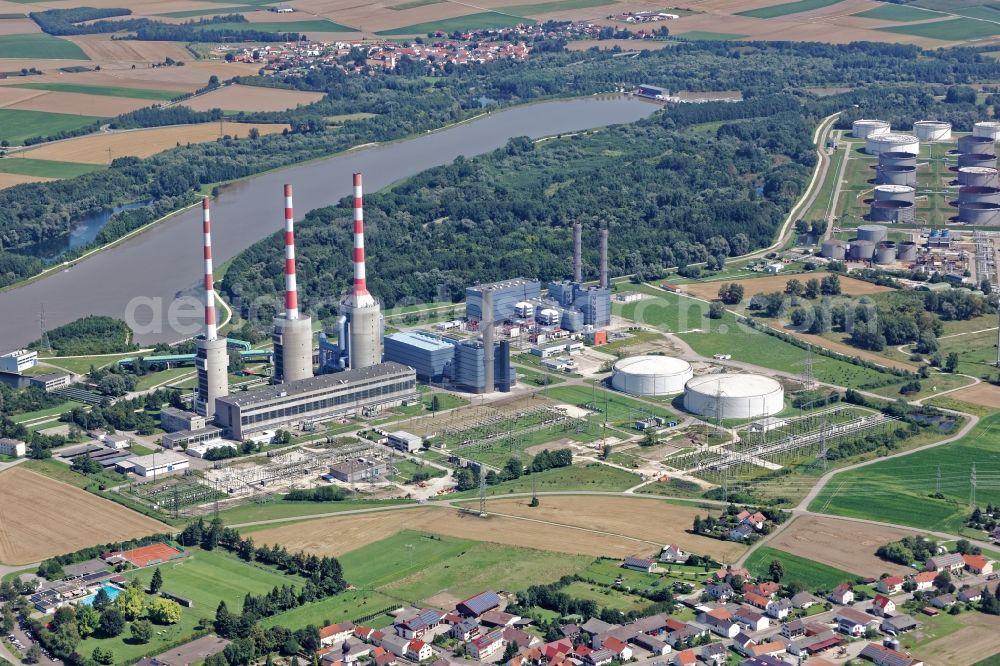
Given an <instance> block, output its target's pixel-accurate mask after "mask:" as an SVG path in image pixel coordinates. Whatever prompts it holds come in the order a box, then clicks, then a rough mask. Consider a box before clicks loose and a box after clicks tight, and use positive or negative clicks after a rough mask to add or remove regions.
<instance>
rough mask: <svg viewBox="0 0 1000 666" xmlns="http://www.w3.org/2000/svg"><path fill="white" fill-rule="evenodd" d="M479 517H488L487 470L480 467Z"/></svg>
mask: <svg viewBox="0 0 1000 666" xmlns="http://www.w3.org/2000/svg"><path fill="white" fill-rule="evenodd" d="M479 517H480V518H485V517H486V469H485V468H484V467H483V465H480V466H479Z"/></svg>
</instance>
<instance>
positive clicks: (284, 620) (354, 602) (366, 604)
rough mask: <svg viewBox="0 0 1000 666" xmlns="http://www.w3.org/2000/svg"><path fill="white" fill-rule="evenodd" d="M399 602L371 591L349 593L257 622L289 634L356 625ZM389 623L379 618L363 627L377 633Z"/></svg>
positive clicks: (388, 619) (383, 616)
mask: <svg viewBox="0 0 1000 666" xmlns="http://www.w3.org/2000/svg"><path fill="white" fill-rule="evenodd" d="M398 607H399V601H398V600H396V599H393V598H391V597H387V596H386V595H384V594H382V593H380V592H374V591H372V590H350V591H348V592H343V593H342V594H338V595H337V596H335V597H329V598H327V599H323V600H322V601H315V602H313V603H309V604H306V605H305V606H299V607H298V608H293V609H292V610H290V611H287V612H285V613H282V614H281V615H275V616H274V617H269V618H267V619H265V620H262V621H261V624H262V625H264V626H265V627H273V626H275V625H281V626H282V627H287V628H289V629H292V630H293V631H294V630H296V629H302V628H304V627H306V626H308V625H310V624H312V625H316V626H317V627H324V626H326V625H328V624H333V623H334V622H344V621H356V620H360V619H361V618H363V617H367V616H369V615H372V614H374V613H378V612H379V611H382V610H385V609H386V608H398ZM391 623H392V618H391V617H390V616H388V615H382V616H380V617H379V618H377V619H375V620H366V621H365V626H368V627H373V628H375V629H381V628H383V627H385V626H388V625H389V624H391Z"/></svg>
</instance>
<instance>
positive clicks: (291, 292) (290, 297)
mask: <svg viewBox="0 0 1000 666" xmlns="http://www.w3.org/2000/svg"><path fill="white" fill-rule="evenodd" d="M285 318H286V319H298V318H299V294H298V289H297V288H296V286H295V213H294V212H293V209H292V186H291V185H289V184H287V183H286V184H285Z"/></svg>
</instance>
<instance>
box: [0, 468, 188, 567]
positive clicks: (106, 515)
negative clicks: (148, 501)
mask: <svg viewBox="0 0 1000 666" xmlns="http://www.w3.org/2000/svg"><path fill="white" fill-rule="evenodd" d="M0 506H2V507H3V519H2V520H0V562H4V563H6V564H28V563H31V562H37V561H39V560H42V559H45V558H47V557H52V556H53V555H59V554H61V553H67V552H70V551H74V550H78V549H80V548H86V547H87V546H95V545H97V544H102V543H108V542H111V541H118V540H121V539H131V538H135V537H139V536H143V535H146V534H154V533H156V532H169V531H170V530H171V528H170V527H168V526H167V525H164V524H163V523H160V522H158V521H156V520H153V519H151V518H146V517H145V516H142V515H140V514H138V513H135V512H133V511H130V510H128V509H126V508H124V507H122V506H119V505H117V504H115V503H114V502H111V501H109V500H106V499H101V498H100V497H97V496H95V495H91V494H90V493H88V492H86V491H84V490H80V489H79V488H75V487H73V486H69V485H66V484H64V483H60V482H59V481H55V480H54V479H50V478H48V477H45V476H42V475H40V474H36V473H34V472H31V471H29V470H26V469H23V468H21V467H15V468H13V469H10V470H7V471H5V472H3V473H0Z"/></svg>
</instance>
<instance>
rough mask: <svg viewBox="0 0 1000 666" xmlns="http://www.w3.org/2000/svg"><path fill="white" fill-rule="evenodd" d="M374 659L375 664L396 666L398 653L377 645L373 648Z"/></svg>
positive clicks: (376, 665)
mask: <svg viewBox="0 0 1000 666" xmlns="http://www.w3.org/2000/svg"><path fill="white" fill-rule="evenodd" d="M372 660H373V661H374V662H375V666H395V665H396V655H394V654H393V653H391V652H389V651H388V650H386V649H384V648H380V647H377V648H375V649H374V650H372Z"/></svg>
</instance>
